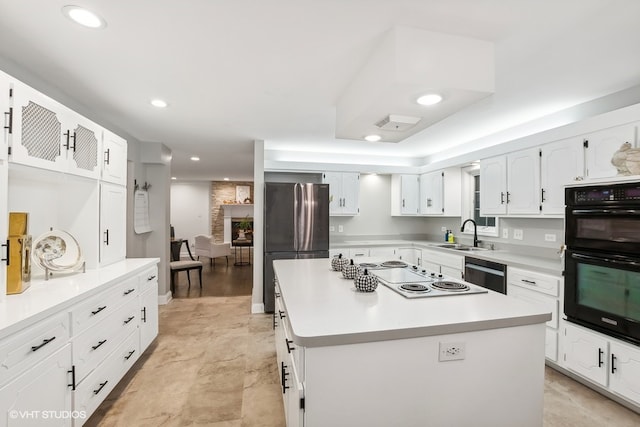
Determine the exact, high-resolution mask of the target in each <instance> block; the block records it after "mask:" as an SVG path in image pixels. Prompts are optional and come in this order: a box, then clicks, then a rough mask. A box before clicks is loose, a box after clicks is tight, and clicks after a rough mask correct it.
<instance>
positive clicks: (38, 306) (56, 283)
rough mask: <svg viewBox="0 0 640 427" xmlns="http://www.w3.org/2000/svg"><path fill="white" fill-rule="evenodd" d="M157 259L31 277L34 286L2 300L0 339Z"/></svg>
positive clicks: (138, 259) (140, 259)
mask: <svg viewBox="0 0 640 427" xmlns="http://www.w3.org/2000/svg"><path fill="white" fill-rule="evenodd" d="M159 261H160V260H159V259H158V258H129V259H126V260H124V261H119V262H116V263H114V264H111V265H108V266H106V267H102V268H100V269H95V270H87V271H86V272H85V273H83V272H81V271H78V272H73V273H58V274H57V275H56V274H54V276H53V277H51V278H50V279H49V280H47V281H45V280H44V276H42V275H40V277H36V278H32V280H31V286H30V287H29V288H28V289H27V290H26V291H24V292H23V293H21V294H16V295H6V296H5V300H4V301H2V302H0V338H2V337H5V336H7V335H9V334H11V333H13V332H16V331H18V330H20V329H23V328H25V327H27V326H29V325H31V324H33V323H35V322H37V321H39V320H41V319H44V318H46V317H47V316H50V315H52V314H54V313H57V312H59V311H60V310H62V309H64V308H65V307H69V306H71V305H73V304H74V303H75V302H77V301H79V300H80V299H82V298H85V297H86V296H87V294H90V293H98V292H100V291H102V290H105V289H108V288H109V286H111V285H113V284H115V283H116V282H118V283H119V279H120V278H122V276H123V275H134V274H137V273H139V272H142V271H144V270H145V269H147V268H149V267H152V266H154V265H156V264H157V263H158V262H159Z"/></svg>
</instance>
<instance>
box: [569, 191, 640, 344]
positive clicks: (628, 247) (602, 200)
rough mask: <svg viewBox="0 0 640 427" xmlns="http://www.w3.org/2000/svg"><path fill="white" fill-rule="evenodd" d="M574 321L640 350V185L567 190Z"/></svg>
mask: <svg viewBox="0 0 640 427" xmlns="http://www.w3.org/2000/svg"><path fill="white" fill-rule="evenodd" d="M565 201H566V211H565V240H566V244H567V252H566V255H565V301H564V312H565V314H566V316H567V319H568V320H569V321H572V322H574V323H578V324H581V325H583V326H586V327H589V328H591V329H594V330H597V331H600V332H603V333H605V334H608V335H611V336H615V337H618V338H621V339H624V340H627V341H630V342H633V343H635V344H640V182H637V181H635V182H627V183H621V184H609V185H596V186H585V187H571V188H567V189H566V190H565Z"/></svg>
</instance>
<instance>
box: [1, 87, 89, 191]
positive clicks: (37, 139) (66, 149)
mask: <svg viewBox="0 0 640 427" xmlns="http://www.w3.org/2000/svg"><path fill="white" fill-rule="evenodd" d="M12 93H13V96H12V98H11V100H10V103H11V104H12V111H13V114H12V115H13V117H12V119H13V120H12V122H13V123H12V134H11V138H10V145H11V152H10V157H9V159H10V160H11V161H12V162H14V163H21V164H24V165H28V166H35V167H39V168H43V169H49V170H53V171H58V172H67V173H72V174H74V175H80V176H85V177H90V178H96V179H97V178H98V177H99V175H100V164H99V163H98V153H99V150H100V145H101V144H100V143H101V136H102V128H101V127H100V126H98V125H96V124H95V123H93V122H92V121H90V120H88V119H86V118H84V117H83V116H81V115H79V114H77V113H75V112H74V111H72V110H70V109H68V108H67V107H65V106H63V105H62V104H60V103H58V102H56V101H54V100H53V99H51V98H49V97H48V96H45V95H43V94H42V93H40V92H38V91H36V90H34V89H32V88H30V87H29V86H27V85H25V84H23V83H20V82H18V81H14V82H13V91H12Z"/></svg>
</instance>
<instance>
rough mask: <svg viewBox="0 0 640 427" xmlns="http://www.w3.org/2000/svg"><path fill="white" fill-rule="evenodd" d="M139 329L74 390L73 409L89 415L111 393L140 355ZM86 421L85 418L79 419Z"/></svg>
mask: <svg viewBox="0 0 640 427" xmlns="http://www.w3.org/2000/svg"><path fill="white" fill-rule="evenodd" d="M138 344H139V339H138V334H137V331H133V333H131V334H130V335H129V336H128V337H127V338H126V339H125V340H124V341H123V342H122V343H121V344H120V345H119V346H118V347H117V348H116V349H115V350H114V351H113V352H112V353H111V354H109V356H108V357H106V358H105V359H104V361H103V362H102V363H101V364H100V365H99V366H97V367H96V369H95V370H94V371H93V372H92V373H91V374H90V375H89V376H87V377H86V378H85V379H84V381H82V383H80V384H79V385H78V386H77V387H76V390H75V391H74V392H73V410H74V411H84V412H85V413H86V414H87V417H89V416H91V414H92V413H93V411H95V410H96V408H97V407H98V406H99V405H100V403H102V401H103V400H104V399H105V398H106V397H107V396H108V395H109V393H110V392H111V390H113V388H114V387H115V386H116V384H118V382H119V381H120V379H122V377H123V376H124V374H125V373H126V372H127V371H128V370H129V369H130V368H131V366H133V364H134V363H135V361H136V360H137V358H138V356H139V355H140V349H139V346H138ZM79 421H84V420H79Z"/></svg>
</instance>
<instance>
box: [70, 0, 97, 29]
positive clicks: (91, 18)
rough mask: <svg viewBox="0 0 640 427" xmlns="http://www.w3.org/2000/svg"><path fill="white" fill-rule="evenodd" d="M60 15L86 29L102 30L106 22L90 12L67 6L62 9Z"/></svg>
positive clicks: (78, 7)
mask: <svg viewBox="0 0 640 427" xmlns="http://www.w3.org/2000/svg"><path fill="white" fill-rule="evenodd" d="M62 13H63V14H64V15H65V16H66V17H67V18H69V19H71V20H72V21H73V22H75V23H76V24H80V25H82V26H83V27H87V28H104V27H106V26H107V22H106V21H105V20H104V19H102V18H101V17H99V16H98V15H96V14H95V13H94V12H91V11H90V10H87V9H84V8H82V7H80V6H73V5H67V6H64V7H63V8H62Z"/></svg>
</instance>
